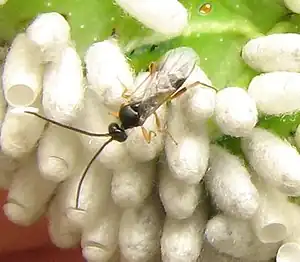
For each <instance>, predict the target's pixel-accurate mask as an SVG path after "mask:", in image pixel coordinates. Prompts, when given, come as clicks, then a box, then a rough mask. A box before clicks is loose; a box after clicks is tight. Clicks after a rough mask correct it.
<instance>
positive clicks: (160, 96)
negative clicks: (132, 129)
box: [138, 91, 174, 125]
mask: <svg viewBox="0 0 300 262" xmlns="http://www.w3.org/2000/svg"><path fill="white" fill-rule="evenodd" d="M173 93H174V92H173V91H166V92H160V93H156V94H155V95H153V96H150V97H148V98H147V99H145V100H144V101H143V102H141V103H140V105H139V109H138V112H139V115H140V125H143V124H144V123H145V121H146V120H147V118H148V117H149V116H151V115H152V114H153V113H154V112H155V111H156V110H157V109H158V108H159V107H160V106H162V105H163V104H164V103H165V102H167V101H168V100H169V98H170V97H171V95H172V94H173Z"/></svg>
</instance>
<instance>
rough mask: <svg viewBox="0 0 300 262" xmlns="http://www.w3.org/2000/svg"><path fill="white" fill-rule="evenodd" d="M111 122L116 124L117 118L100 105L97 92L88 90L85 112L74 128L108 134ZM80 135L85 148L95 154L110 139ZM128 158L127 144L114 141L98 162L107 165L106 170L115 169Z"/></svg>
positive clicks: (106, 148) (82, 112)
mask: <svg viewBox="0 0 300 262" xmlns="http://www.w3.org/2000/svg"><path fill="white" fill-rule="evenodd" d="M111 122H116V118H114V117H113V116H111V115H109V111H108V110H107V108H105V107H104V106H103V105H102V104H101V103H99V99H98V96H96V95H95V92H94V91H92V90H90V89H89V88H87V89H86V91H85V99H84V107H83V110H82V111H81V112H80V115H79V117H78V119H76V122H74V124H73V126H75V127H78V128H81V129H84V130H86V131H89V132H94V133H108V125H109V123H111ZM78 135H79V137H80V140H81V142H82V144H83V146H84V147H85V148H86V149H88V151H90V152H91V153H93V154H94V153H96V151H97V150H98V149H99V148H100V147H101V146H102V145H103V143H104V142H105V141H107V140H108V139H109V138H108V137H92V136H85V135H81V134H78ZM127 156H128V153H127V150H126V146H125V143H119V142H116V141H113V142H111V143H110V144H109V145H107V146H106V147H105V149H104V150H103V151H102V153H101V154H100V156H99V157H98V159H97V160H99V161H100V162H101V163H102V164H103V165H105V167H106V168H108V169H114V168H116V167H119V166H120V165H122V164H123V160H124V158H128V157H127ZM125 162H126V161H125Z"/></svg>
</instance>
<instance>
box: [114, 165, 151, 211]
mask: <svg viewBox="0 0 300 262" xmlns="http://www.w3.org/2000/svg"><path fill="white" fill-rule="evenodd" d="M154 175H155V161H152V162H148V163H135V162H132V161H129V162H128V165H127V167H123V168H116V169H115V170H114V171H113V179H112V183H111V195H112V198H113V200H114V201H115V203H116V204H117V205H119V206H120V207H122V208H129V207H136V206H138V205H141V204H142V203H143V202H144V200H145V199H146V198H147V197H148V196H149V195H150V193H151V191H152V188H153V184H154Z"/></svg>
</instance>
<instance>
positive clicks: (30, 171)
mask: <svg viewBox="0 0 300 262" xmlns="http://www.w3.org/2000/svg"><path fill="white" fill-rule="evenodd" d="M56 186H57V184H56V183H54V182H52V181H49V180H45V179H44V178H42V176H41V175H40V173H39V170H38V166H37V163H36V159H35V154H33V155H31V156H30V158H29V159H27V161H25V164H24V165H23V166H22V167H20V169H19V170H18V171H17V172H16V173H15V175H14V178H13V181H12V184H11V186H10V188H9V193H8V197H7V202H6V204H5V205H4V206H3V209H4V213H5V215H6V216H7V217H8V219H9V220H10V221H12V222H14V223H16V224H18V225H23V226H29V225H31V224H33V223H34V222H35V221H36V220H37V219H38V218H39V217H40V216H41V215H42V214H43V213H44V212H45V211H46V209H47V207H48V206H47V204H48V202H49V200H50V199H51V197H52V195H53V193H54V190H55V189H56Z"/></svg>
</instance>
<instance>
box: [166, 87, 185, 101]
mask: <svg viewBox="0 0 300 262" xmlns="http://www.w3.org/2000/svg"><path fill="white" fill-rule="evenodd" d="M186 91H187V88H186V87H184V88H182V89H179V90H178V91H176V92H175V93H174V94H172V95H171V96H170V99H169V101H171V100H173V99H174V98H177V97H179V96H181V95H182V94H184V93H185V92H186Z"/></svg>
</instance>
